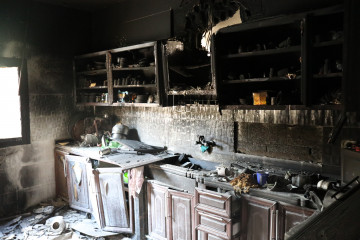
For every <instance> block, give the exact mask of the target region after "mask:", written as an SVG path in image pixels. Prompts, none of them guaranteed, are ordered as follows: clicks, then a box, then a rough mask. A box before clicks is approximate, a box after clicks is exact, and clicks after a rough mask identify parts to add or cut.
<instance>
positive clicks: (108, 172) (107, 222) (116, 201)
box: [90, 167, 133, 233]
mask: <svg viewBox="0 0 360 240" xmlns="http://www.w3.org/2000/svg"><path fill="white" fill-rule="evenodd" d="M123 175H124V172H123V170H122V169H121V168H116V167H114V168H97V169H94V170H92V172H91V173H90V178H91V180H92V183H91V185H92V186H91V190H90V194H92V196H91V197H92V205H93V214H94V215H95V219H97V220H98V221H99V222H100V226H101V228H102V229H103V230H105V231H111V232H121V233H133V204H132V199H131V197H130V196H129V191H128V188H127V187H125V185H124V180H123Z"/></svg>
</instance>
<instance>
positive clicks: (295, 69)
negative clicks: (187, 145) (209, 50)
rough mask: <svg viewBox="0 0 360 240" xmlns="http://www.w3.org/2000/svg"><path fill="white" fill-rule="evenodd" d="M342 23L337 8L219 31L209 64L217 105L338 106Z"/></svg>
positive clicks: (250, 23) (340, 80) (244, 24)
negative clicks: (212, 68) (215, 85)
mask: <svg viewBox="0 0 360 240" xmlns="http://www.w3.org/2000/svg"><path fill="white" fill-rule="evenodd" d="M343 18H344V14H343V7H342V6H335V7H331V8H328V9H322V10H318V11H313V12H307V13H300V14H294V15H291V16H281V17H274V18H270V19H263V20H258V21H254V22H247V23H243V24H239V25H234V26H230V27H227V28H224V29H221V30H219V31H218V32H217V33H216V35H215V36H214V37H213V54H214V57H213V64H214V75H215V77H216V79H217V85H218V97H219V101H220V104H221V105H223V106H228V105H285V106H286V105H294V106H295V105H296V106H298V105H306V106H307V105H339V104H340V101H339V96H337V95H336V94H337V92H338V89H340V90H341V85H342V54H343V23H344V21H343ZM310 90H312V91H310ZM271 108H273V107H271Z"/></svg>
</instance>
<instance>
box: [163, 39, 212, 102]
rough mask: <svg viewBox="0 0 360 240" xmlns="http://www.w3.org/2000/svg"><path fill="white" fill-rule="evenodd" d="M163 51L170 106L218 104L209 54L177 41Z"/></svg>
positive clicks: (169, 42)
mask: <svg viewBox="0 0 360 240" xmlns="http://www.w3.org/2000/svg"><path fill="white" fill-rule="evenodd" d="M162 47H163V51H162V53H163V59H164V60H163V74H164V82H165V84H164V86H165V93H166V96H167V98H166V99H165V100H166V102H167V105H184V104H193V103H204V104H216V103H217V99H216V82H215V77H214V75H213V74H212V71H211V57H210V55H209V53H208V52H207V51H206V50H204V49H196V48H190V47H188V46H185V44H184V43H183V42H181V41H174V40H168V41H167V42H166V44H164V45H163V46H162Z"/></svg>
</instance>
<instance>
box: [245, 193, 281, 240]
mask: <svg viewBox="0 0 360 240" xmlns="http://www.w3.org/2000/svg"><path fill="white" fill-rule="evenodd" d="M242 198H243V201H242V225H241V229H242V231H241V232H242V234H241V239H242V240H272V239H275V234H276V223H275V215H276V202H274V201H270V200H265V199H261V198H257V197H251V196H243V197H242Z"/></svg>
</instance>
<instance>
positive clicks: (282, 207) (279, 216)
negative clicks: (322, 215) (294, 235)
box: [275, 203, 315, 240]
mask: <svg viewBox="0 0 360 240" xmlns="http://www.w3.org/2000/svg"><path fill="white" fill-rule="evenodd" d="M314 212H315V210H314V209H310V208H304V207H300V206H294V205H289V204H285V203H279V209H278V210H276V214H275V218H276V219H275V221H276V222H277V226H278V228H277V229H275V230H276V232H275V235H276V236H277V237H276V240H284V239H285V233H286V232H288V231H289V230H290V228H292V227H294V226H296V225H298V224H300V223H301V222H303V221H305V220H306V219H307V218H308V217H310V216H311V215H312V214H313V213H314Z"/></svg>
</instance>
